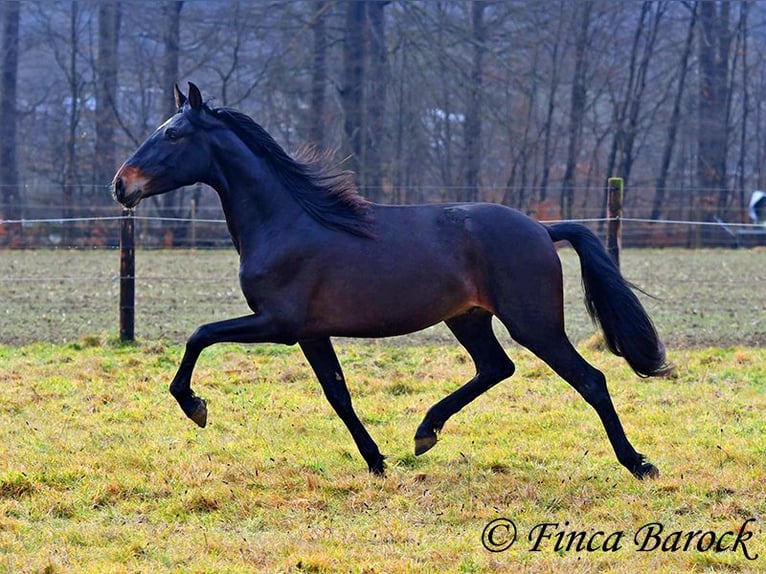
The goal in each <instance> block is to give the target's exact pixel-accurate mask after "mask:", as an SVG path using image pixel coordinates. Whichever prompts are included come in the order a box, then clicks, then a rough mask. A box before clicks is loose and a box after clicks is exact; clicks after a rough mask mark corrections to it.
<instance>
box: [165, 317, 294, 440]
mask: <svg viewBox="0 0 766 574" xmlns="http://www.w3.org/2000/svg"><path fill="white" fill-rule="evenodd" d="M285 333H286V331H285V330H284V329H281V330H280V329H278V328H277V326H276V325H275V323H274V322H273V321H271V320H269V317H268V315H267V314H266V313H258V314H257V315H246V316H244V317H238V318H236V319H227V320H225V321H218V322H215V323H208V324H206V325H202V326H201V327H199V328H198V329H197V330H196V331H194V333H193V334H192V336H191V337H189V340H188V341H187V342H186V350H185V352H184V356H183V358H182V359H181V365H180V366H179V367H178V371H177V372H176V376H175V377H173V382H172V383H170V393H171V394H172V395H173V397H175V399H176V400H177V401H178V404H179V405H180V407H181V410H183V412H184V414H186V416H187V417H189V418H190V419H191V420H193V421H194V422H195V423H197V424H198V425H199V426H201V427H204V426H205V425H206V424H207V404H206V403H205V400H204V399H202V398H200V397H198V396H197V395H196V394H194V391H193V390H192V388H191V378H192V372H193V371H194V366H195V365H196V364H197V359H198V358H199V356H200V353H202V351H203V350H204V349H205V348H207V347H209V346H210V345H214V344H215V343H268V342H270V343H285V344H293V343H295V341H294V340H292V339H291V337H289V336H287V335H286V334H285Z"/></svg>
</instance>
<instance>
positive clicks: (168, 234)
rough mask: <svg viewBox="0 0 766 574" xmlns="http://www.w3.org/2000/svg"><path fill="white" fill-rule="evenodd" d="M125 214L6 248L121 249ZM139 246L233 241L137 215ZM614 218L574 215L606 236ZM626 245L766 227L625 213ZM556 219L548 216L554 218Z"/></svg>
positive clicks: (756, 237) (741, 237)
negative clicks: (606, 229)
mask: <svg viewBox="0 0 766 574" xmlns="http://www.w3.org/2000/svg"><path fill="white" fill-rule="evenodd" d="M125 217H126V216H125V215H114V216H110V215H106V216H93V217H53V218H25V219H0V249H3V248H11V249H46V248H47V249H50V248H69V249H85V248H87V249H116V248H118V247H119V241H120V224H121V222H122V221H123V220H124V219H125ZM131 217H132V218H133V220H134V222H135V226H136V231H135V233H136V240H135V246H136V248H138V249H173V248H194V249H217V248H227V247H230V246H231V240H230V238H229V234H228V229H227V227H226V221H225V220H224V219H223V218H219V217H177V216H172V217H168V216H154V215H152V216H144V215H132V216H131ZM614 220H615V219H614V218H609V217H587V218H577V219H568V220H566V221H572V222H578V223H583V224H585V225H587V226H588V227H591V228H592V229H593V230H594V231H596V232H598V233H599V234H600V235H601V236H602V237H603V232H604V229H605V227H606V225H607V224H608V223H609V222H610V221H614ZM619 220H620V222H621V224H622V245H623V247H650V248H651V247H654V248H663V247H683V248H695V247H754V246H762V245H766V226H765V225H763V224H755V223H740V222H727V221H723V220H716V221H694V220H684V219H650V218H641V217H621V218H619ZM553 221H560V220H553V219H542V220H541V222H542V223H551V222H553Z"/></svg>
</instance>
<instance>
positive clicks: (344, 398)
mask: <svg viewBox="0 0 766 574" xmlns="http://www.w3.org/2000/svg"><path fill="white" fill-rule="evenodd" d="M299 344H300V346H301V349H302V350H303V354H304V355H306V359H307V360H308V362H309V364H310V365H311V368H312V369H314V373H315V374H316V376H317V378H318V379H319V383H320V384H321V385H322V390H324V394H325V396H326V397H327V400H328V401H329V403H330V405H331V406H332V408H333V409H334V410H335V412H336V413H337V414H338V416H339V417H340V418H341V420H342V421H343V422H344V423H345V424H346V427H347V428H348V430H349V432H350V433H351V436H352V437H353V439H354V442H355V443H356V446H357V448H358V449H359V452H360V454H361V455H362V457H363V458H364V460H365V461H366V462H367V465H368V466H369V468H370V472H373V473H375V474H383V469H384V458H385V457H384V456H383V455H382V454H380V450H378V445H377V444H375V441H374V440H372V437H371V436H370V434H369V433H368V432H367V429H365V428H364V425H362V422H361V421H360V420H359V417H357V416H356V413H355V412H354V407H353V406H352V405H351V395H349V393H348V388H347V387H346V381H345V379H344V378H343V371H342V370H341V368H340V363H339V362H338V357H337V356H336V355H335V350H334V349H333V347H332V343H331V342H330V339H317V340H312V341H300V343H299Z"/></svg>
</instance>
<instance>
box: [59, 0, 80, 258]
mask: <svg viewBox="0 0 766 574" xmlns="http://www.w3.org/2000/svg"><path fill="white" fill-rule="evenodd" d="M70 10H71V11H70V15H69V68H68V70H67V78H68V82H69V109H68V110H67V111H68V112H69V113H68V118H67V138H66V147H65V152H64V153H65V159H64V181H63V189H62V195H63V199H64V201H63V209H62V217H64V219H68V218H71V217H72V215H73V214H74V205H75V188H76V185H77V125H78V124H79V121H80V78H79V75H78V70H77V44H78V34H77V17H78V15H79V13H80V3H79V2H77V1H76V0H75V1H73V2H72V5H71V8H70ZM63 235H64V244H65V245H66V244H68V243H69V242H70V239H71V229H70V228H69V227H68V226H67V227H65V228H64V233H63Z"/></svg>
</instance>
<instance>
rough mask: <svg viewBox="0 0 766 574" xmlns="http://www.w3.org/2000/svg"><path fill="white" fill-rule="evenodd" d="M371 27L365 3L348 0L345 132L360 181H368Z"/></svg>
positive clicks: (351, 164)
mask: <svg viewBox="0 0 766 574" xmlns="http://www.w3.org/2000/svg"><path fill="white" fill-rule="evenodd" d="M366 27H367V18H366V9H365V2H364V1H362V0H347V2H346V29H345V34H344V36H343V84H342V86H341V89H340V101H341V105H342V108H343V134H344V136H345V149H346V153H347V154H348V156H349V159H348V162H347V165H348V168H349V169H350V170H351V171H353V172H356V174H357V181H359V182H364V181H365V176H366V173H365V157H364V146H363V138H362V135H363V134H364V132H365V121H364V120H365V118H364V77H365V57H366V49H365V42H364V39H365V28H366Z"/></svg>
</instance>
